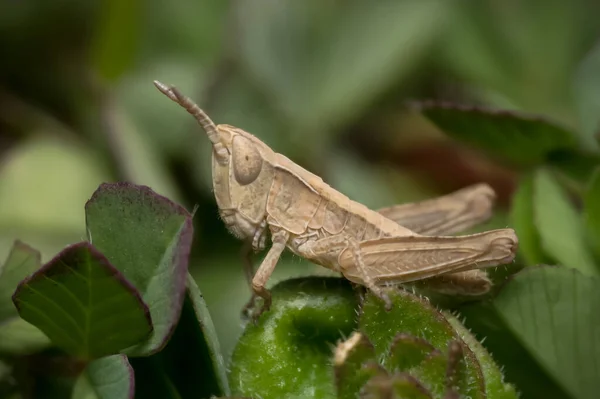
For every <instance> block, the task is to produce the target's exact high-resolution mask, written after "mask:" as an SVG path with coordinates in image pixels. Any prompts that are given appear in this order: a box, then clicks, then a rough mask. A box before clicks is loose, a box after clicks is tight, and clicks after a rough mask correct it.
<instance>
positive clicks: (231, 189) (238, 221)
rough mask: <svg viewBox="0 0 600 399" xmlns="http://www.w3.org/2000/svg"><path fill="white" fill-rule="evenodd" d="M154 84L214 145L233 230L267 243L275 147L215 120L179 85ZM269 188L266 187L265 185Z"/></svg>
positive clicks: (220, 196)
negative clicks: (269, 159)
mask: <svg viewBox="0 0 600 399" xmlns="http://www.w3.org/2000/svg"><path fill="white" fill-rule="evenodd" d="M154 85H155V86H156V87H157V88H158V89H159V90H160V91H161V92H162V93H164V94H165V95H166V96H167V97H169V98H170V99H171V100H173V101H175V102H176V103H178V104H179V105H181V106H182V107H183V108H185V109H186V110H187V111H188V112H189V113H190V114H192V115H193V116H194V117H195V118H196V120H197V121H198V123H199V124H200V126H202V128H203V129H204V131H205V132H206V135H207V136H208V139H209V140H210V141H211V143H212V147H213V151H212V153H213V157H212V158H213V162H212V163H213V165H212V172H213V188H214V193H215V198H216V200H217V205H218V206H219V212H220V214H221V217H222V218H223V221H224V222H225V224H226V225H227V227H228V228H229V230H230V231H231V232H232V233H233V234H234V235H235V236H236V237H237V238H240V239H246V238H250V239H256V234H257V233H258V234H259V238H258V247H259V248H260V247H264V241H265V240H264V237H263V236H261V234H262V232H261V231H260V226H261V222H262V221H263V220H264V219H265V216H266V215H265V214H266V201H267V196H268V192H269V190H268V187H264V186H265V184H267V185H268V186H270V183H271V179H270V177H271V176H272V169H271V168H270V165H268V164H267V165H265V164H266V162H264V159H265V156H266V157H269V153H272V151H271V149H270V148H269V147H268V146H266V145H265V144H264V143H263V142H262V141H260V140H259V139H257V138H256V137H254V136H253V135H251V134H250V133H247V132H245V131H243V130H242V129H238V128H236V127H233V126H230V125H219V126H217V125H215V123H214V122H213V121H212V120H211V119H210V118H209V117H208V115H206V113H205V112H204V111H202V110H201V109H200V107H198V105H196V104H195V103H194V102H193V101H192V100H190V99H189V98H188V97H186V96H184V95H183V94H181V93H180V92H179V91H178V90H177V89H176V88H174V87H169V86H167V85H164V84H163V83H160V82H158V81H154ZM265 188H266V189H265Z"/></svg>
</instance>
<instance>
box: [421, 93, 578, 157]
mask: <svg viewBox="0 0 600 399" xmlns="http://www.w3.org/2000/svg"><path fill="white" fill-rule="evenodd" d="M419 109H420V111H421V112H422V114H423V115H425V116H426V117H427V118H428V119H429V120H431V121H432V122H433V123H434V124H435V125H436V126H437V127H438V128H440V129H441V130H442V131H443V132H445V133H446V134H448V135H449V136H451V137H453V138H455V139H456V140H459V141H462V142H464V143H465V144H467V145H470V146H473V147H477V148H480V149H482V150H484V151H486V152H488V153H489V154H492V155H494V156H497V157H498V158H500V159H502V160H504V161H506V162H507V163H509V164H511V165H516V166H533V165H539V164H541V163H544V162H545V161H546V158H547V157H548V155H549V154H550V153H551V152H553V151H557V150H565V149H572V148H575V146H576V145H577V140H576V137H575V136H574V135H573V134H572V133H571V132H570V131H569V130H567V129H565V128H563V127H560V126H558V125H556V124H553V123H551V122H549V121H546V120H543V119H541V118H539V117H533V116H528V115H521V114H517V113H515V112H509V111H494V110H488V109H484V108H479V107H470V106H459V105H452V104H448V103H434V102H426V103H422V104H420V105H419Z"/></svg>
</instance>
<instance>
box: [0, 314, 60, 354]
mask: <svg viewBox="0 0 600 399" xmlns="http://www.w3.org/2000/svg"><path fill="white" fill-rule="evenodd" d="M50 344H51V342H50V339H49V338H48V337H47V336H46V335H45V334H44V333H43V332H42V331H40V329H39V328H37V327H35V326H33V325H31V324H29V323H28V322H26V321H25V320H23V319H21V318H19V317H15V318H13V319H10V320H8V321H5V322H3V323H0V353H7V354H11V355H28V354H31V353H34V352H37V351H38V350H40V349H44V348H46V347H48V346H50Z"/></svg>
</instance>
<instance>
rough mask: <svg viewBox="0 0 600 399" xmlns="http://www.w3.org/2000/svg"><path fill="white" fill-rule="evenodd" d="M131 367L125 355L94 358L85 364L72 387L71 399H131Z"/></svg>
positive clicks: (133, 391)
mask: <svg viewBox="0 0 600 399" xmlns="http://www.w3.org/2000/svg"><path fill="white" fill-rule="evenodd" d="M134 396H135V379H134V373H133V368H132V367H131V366H130V365H129V362H128V361H127V356H125V355H112V356H106V357H103V358H100V359H96V360H94V361H93V362H91V363H90V364H88V365H87V367H86V369H85V370H84V372H83V373H82V374H81V375H80V376H79V378H78V379H77V381H76V383H75V386H74V387H73V395H72V396H71V399H133V397H134Z"/></svg>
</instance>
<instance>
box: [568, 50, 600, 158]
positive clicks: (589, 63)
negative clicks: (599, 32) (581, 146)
mask: <svg viewBox="0 0 600 399" xmlns="http://www.w3.org/2000/svg"><path fill="white" fill-rule="evenodd" d="M598 71H600V42H598V43H596V45H595V46H594V48H592V49H591V50H590V52H589V53H588V54H587V55H586V56H585V58H584V59H583V61H581V64H580V65H579V67H578V68H577V72H576V74H575V79H574V92H575V103H576V104H577V108H578V111H579V120H580V126H581V130H582V133H583V137H584V139H585V144H586V146H588V147H590V148H593V149H598V137H599V136H598V134H600V74H599V73H598Z"/></svg>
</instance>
